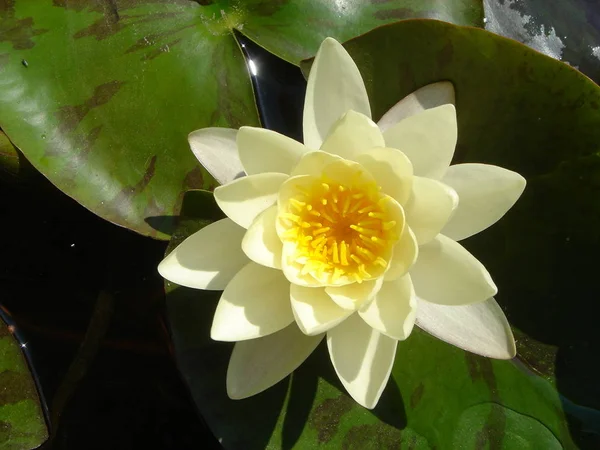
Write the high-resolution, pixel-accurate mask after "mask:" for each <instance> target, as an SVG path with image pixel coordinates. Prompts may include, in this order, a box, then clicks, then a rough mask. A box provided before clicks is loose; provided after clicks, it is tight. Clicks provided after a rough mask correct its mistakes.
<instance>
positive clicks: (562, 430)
mask: <svg viewBox="0 0 600 450" xmlns="http://www.w3.org/2000/svg"><path fill="white" fill-rule="evenodd" d="M221 216H222V213H221V212H220V211H219V209H218V208H217V207H216V205H215V203H214V200H213V198H212V195H211V194H210V193H209V192H202V191H191V192H188V193H187V194H186V196H185V199H184V205H183V210H182V217H181V222H180V226H179V228H178V230H177V232H176V234H175V235H174V237H173V239H172V241H171V244H170V248H174V246H175V245H177V244H178V243H179V242H181V240H182V239H183V238H185V237H187V236H188V235H189V234H191V233H193V232H194V231H196V230H197V229H199V228H201V227H203V226H204V225H206V224H207V223H210V222H211V221H213V220H215V219H218V218H220V217H221ZM199 251H201V249H199ZM167 291H168V296H167V309H168V313H169V319H170V323H171V329H172V335H173V341H174V344H175V349H176V355H177V358H178V362H179V367H180V369H181V371H182V372H183V374H184V376H185V378H186V380H187V382H188V384H189V386H190V388H191V391H192V395H193V397H194V399H195V401H196V403H197V405H198V406H199V408H200V411H201V413H202V414H203V415H204V417H205V419H206V420H207V422H208V424H209V425H210V426H211V428H212V430H213V432H214V433H215V435H216V436H217V437H218V438H219V439H220V441H221V442H222V444H223V445H224V446H225V448H228V449H238V448H239V449H262V448H270V449H276V448H291V447H292V446H297V448H302V449H305V448H332V449H338V448H344V449H357V450H358V449H361V450H362V449H373V450H376V449H381V448H406V449H409V448H410V449H415V448H416V449H429V448H448V449H452V448H465V449H470V448H473V449H475V448H486V447H485V446H486V445H489V448H506V449H508V448H512V449H522V448H532V449H533V448H535V449H540V450H541V449H544V450H546V449H558V448H562V445H564V446H565V447H566V448H572V447H573V443H572V441H571V438H570V435H569V430H568V427H567V424H566V421H565V418H564V415H563V413H562V412H561V402H560V399H559V396H558V393H557V392H556V391H555V389H554V387H553V386H552V384H551V383H550V382H549V381H547V380H545V379H544V378H542V377H539V376H535V375H533V374H532V373H531V372H529V371H528V370H527V369H525V367H524V366H523V365H522V364H520V363H519V362H518V361H515V362H509V361H492V360H489V359H486V358H483V357H479V356H475V355H472V354H469V353H467V352H464V351H462V350H459V349H457V348H454V347H452V346H450V345H448V344H445V343H443V342H440V341H438V340H436V339H434V338H432V337H430V336H428V335H427V334H426V333H424V332H421V331H419V330H415V332H413V335H412V336H411V337H410V339H409V340H408V341H406V342H403V343H401V345H400V346H399V348H398V352H397V356H396V364H395V366H394V369H393V373H392V377H393V379H392V380H391V381H390V383H389V385H388V387H387V389H386V391H385V392H384V395H383V397H382V400H381V401H380V403H379V405H378V406H377V408H376V409H375V410H373V411H372V412H370V411H368V410H366V409H364V408H362V407H361V406H359V405H357V404H356V403H355V402H354V401H353V400H352V399H351V398H350V397H349V396H348V395H347V394H346V393H345V391H344V389H343V387H342V386H341V384H340V382H339V381H338V380H337V377H336V375H335V373H334V371H333V368H332V366H331V363H330V362H329V360H328V359H329V358H328V355H327V350H326V348H325V346H324V345H321V346H320V347H319V348H318V349H317V350H316V351H315V353H314V354H313V355H312V356H311V357H310V358H309V359H308V360H307V361H306V362H305V363H304V364H303V365H302V366H301V367H300V369H298V370H297V371H296V372H295V373H294V375H293V376H292V378H291V380H287V381H284V382H282V383H280V384H278V385H277V386H275V387H273V388H271V389H270V390H268V391H266V392H265V393H263V394H260V395H258V396H255V397H253V398H250V399H247V400H243V401H233V400H229V399H228V398H227V396H226V394H225V373H226V368H227V362H228V358H229V353H230V349H231V344H225V343H220V342H215V341H211V339H210V337H209V329H210V323H211V320H212V315H213V313H214V310H215V306H216V301H217V299H218V296H219V295H218V293H214V292H213V293H208V292H200V291H197V290H192V289H187V288H183V287H177V286H176V285H173V284H172V283H167ZM258 412H260V413H258Z"/></svg>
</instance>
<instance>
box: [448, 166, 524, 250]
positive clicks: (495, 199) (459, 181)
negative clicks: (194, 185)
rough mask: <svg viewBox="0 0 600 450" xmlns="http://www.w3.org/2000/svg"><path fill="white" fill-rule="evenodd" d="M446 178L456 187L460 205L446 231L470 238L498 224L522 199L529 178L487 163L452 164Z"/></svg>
mask: <svg viewBox="0 0 600 450" xmlns="http://www.w3.org/2000/svg"><path fill="white" fill-rule="evenodd" d="M442 181H443V182H444V183H445V184H447V185H448V186H451V187H452V188H454V190H455V191H456V192H457V194H458V197H459V198H460V204H459V206H458V208H457V209H456V212H455V213H454V215H453V216H452V218H451V219H450V221H449V222H448V223H447V224H446V226H445V227H444V230H443V233H444V234H445V235H446V236H449V237H451V238H452V239H454V240H457V241H459V240H461V239H466V238H468V237H469V236H472V235H474V234H477V233H479V232H480V231H483V230H485V229H486V228H488V227H489V226H491V225H493V224H494V223H496V222H497V221H498V220H500V218H501V217H502V216H504V214H506V212H507V211H508V210H509V209H510V208H512V206H513V205H514V204H515V203H516V201H517V200H518V199H519V197H520V196H521V194H522V193H523V190H524V189H525V184H526V181H525V178H523V177H522V176H521V175H519V174H518V173H516V172H513V171H511V170H507V169H503V168H502V167H498V166H491V165H487V164H457V165H455V166H450V167H449V168H448V171H447V172H446V174H445V175H444V177H443V178H442Z"/></svg>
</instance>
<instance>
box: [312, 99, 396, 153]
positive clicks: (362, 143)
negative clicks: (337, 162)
mask: <svg viewBox="0 0 600 450" xmlns="http://www.w3.org/2000/svg"><path fill="white" fill-rule="evenodd" d="M374 147H385V141H384V139H383V135H382V134H381V131H379V128H378V127H377V125H376V124H375V122H373V121H372V120H371V119H369V118H368V117H367V116H365V115H363V114H360V113H357V112H355V111H348V112H347V113H346V114H344V115H343V116H342V118H341V119H340V120H338V121H337V122H336V123H335V124H334V125H333V127H332V128H331V133H330V134H328V135H327V138H326V139H325V142H323V145H321V150H323V151H324V152H328V153H332V154H334V155H339V156H341V157H342V158H345V159H351V160H355V159H356V157H357V156H358V155H360V154H361V153H366V152H367V151H369V150H371V149H372V148H374Z"/></svg>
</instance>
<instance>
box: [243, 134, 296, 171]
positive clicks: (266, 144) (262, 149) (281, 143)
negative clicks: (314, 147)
mask: <svg viewBox="0 0 600 450" xmlns="http://www.w3.org/2000/svg"><path fill="white" fill-rule="evenodd" d="M237 145H238V151H239V153H240V159H241V160H242V164H243V166H244V169H245V170H246V173H247V174H248V175H254V174H257V173H265V172H279V173H286V174H289V173H290V172H291V171H292V169H293V168H294V166H295V165H296V164H298V161H300V158H301V157H302V155H303V154H304V153H306V151H307V148H306V147H305V146H304V145H302V144H301V143H300V142H298V141H295V140H294V139H290V138H289V137H287V136H284V135H283V134H279V133H276V132H275V131H271V130H267V129H265V128H254V127H242V128H240V130H239V132H238V135H237Z"/></svg>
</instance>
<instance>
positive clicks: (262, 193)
mask: <svg viewBox="0 0 600 450" xmlns="http://www.w3.org/2000/svg"><path fill="white" fill-rule="evenodd" d="M287 179H288V176H287V175H286V174H283V173H261V174H259V175H250V176H247V177H244V178H239V179H237V180H235V181H232V182H231V183H229V184H226V185H225V186H219V187H218V188H216V189H215V201H216V202H217V205H219V208H221V209H222V210H223V212H224V213H225V214H227V217H229V218H230V219H231V220H233V221H234V222H235V223H237V224H238V225H240V226H242V227H244V228H248V227H249V226H250V224H251V223H252V222H253V221H254V219H256V217H257V216H258V215H259V214H260V213H262V212H263V211H264V210H265V209H267V208H268V207H270V206H272V205H274V204H275V202H276V201H277V194H278V192H279V188H280V187H281V185H282V184H283V182H284V181H285V180H287Z"/></svg>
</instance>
